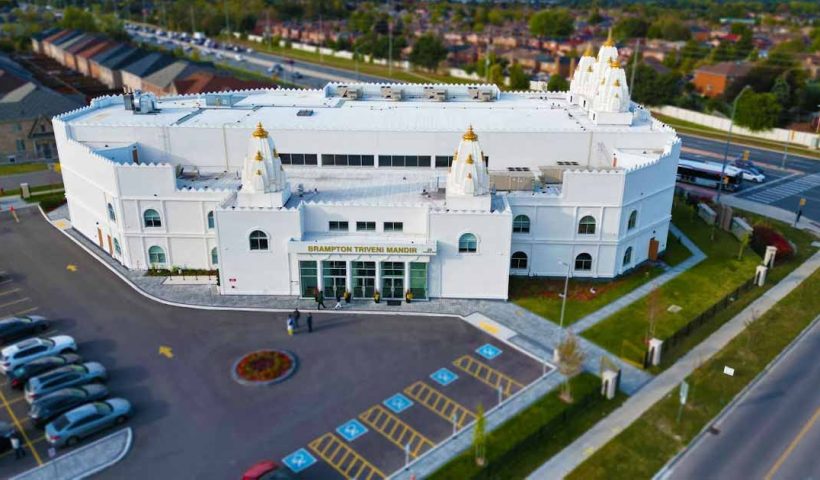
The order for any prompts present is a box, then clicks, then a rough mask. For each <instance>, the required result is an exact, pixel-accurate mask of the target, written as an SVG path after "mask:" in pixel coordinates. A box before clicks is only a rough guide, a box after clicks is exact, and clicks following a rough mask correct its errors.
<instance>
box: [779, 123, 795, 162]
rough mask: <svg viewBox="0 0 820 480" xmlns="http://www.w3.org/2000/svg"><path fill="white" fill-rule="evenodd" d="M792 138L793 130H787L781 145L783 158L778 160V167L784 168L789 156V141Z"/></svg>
mask: <svg viewBox="0 0 820 480" xmlns="http://www.w3.org/2000/svg"><path fill="white" fill-rule="evenodd" d="M793 139H794V130H789V132H788V133H787V134H786V141H785V142H784V144H785V145H784V147H783V160H781V161H780V168H786V159H787V158H788V157H789V142H791V141H792V140H793Z"/></svg>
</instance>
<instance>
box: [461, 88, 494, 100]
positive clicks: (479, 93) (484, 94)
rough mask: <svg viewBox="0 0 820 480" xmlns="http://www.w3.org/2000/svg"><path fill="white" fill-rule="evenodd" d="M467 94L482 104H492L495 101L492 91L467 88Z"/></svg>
mask: <svg viewBox="0 0 820 480" xmlns="http://www.w3.org/2000/svg"><path fill="white" fill-rule="evenodd" d="M467 93H468V94H469V95H470V98H471V99H472V100H478V101H480V102H491V101H493V99H494V98H493V92H492V90H489V89H486V88H478V87H467Z"/></svg>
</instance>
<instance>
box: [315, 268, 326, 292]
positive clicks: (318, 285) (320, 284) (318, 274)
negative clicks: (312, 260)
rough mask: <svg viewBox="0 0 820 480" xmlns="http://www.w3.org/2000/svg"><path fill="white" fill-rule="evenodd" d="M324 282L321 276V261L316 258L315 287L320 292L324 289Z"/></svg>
mask: <svg viewBox="0 0 820 480" xmlns="http://www.w3.org/2000/svg"><path fill="white" fill-rule="evenodd" d="M324 283H325V282H324V278H323V276H322V261H321V260H316V288H318V289H319V291H320V292H322V291H324V289H325V286H324Z"/></svg>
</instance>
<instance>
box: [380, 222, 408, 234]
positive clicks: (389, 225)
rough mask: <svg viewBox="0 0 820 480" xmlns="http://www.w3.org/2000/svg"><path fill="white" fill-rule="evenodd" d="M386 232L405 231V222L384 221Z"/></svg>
mask: <svg viewBox="0 0 820 480" xmlns="http://www.w3.org/2000/svg"><path fill="white" fill-rule="evenodd" d="M384 231H385V232H401V231H404V223H403V222H384Z"/></svg>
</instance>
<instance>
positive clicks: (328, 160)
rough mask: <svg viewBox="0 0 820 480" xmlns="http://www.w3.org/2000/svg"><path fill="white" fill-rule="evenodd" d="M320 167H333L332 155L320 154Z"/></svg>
mask: <svg viewBox="0 0 820 480" xmlns="http://www.w3.org/2000/svg"><path fill="white" fill-rule="evenodd" d="M322 165H331V166H332V165H333V155H330V154H327V153H323V154H322Z"/></svg>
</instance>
